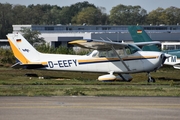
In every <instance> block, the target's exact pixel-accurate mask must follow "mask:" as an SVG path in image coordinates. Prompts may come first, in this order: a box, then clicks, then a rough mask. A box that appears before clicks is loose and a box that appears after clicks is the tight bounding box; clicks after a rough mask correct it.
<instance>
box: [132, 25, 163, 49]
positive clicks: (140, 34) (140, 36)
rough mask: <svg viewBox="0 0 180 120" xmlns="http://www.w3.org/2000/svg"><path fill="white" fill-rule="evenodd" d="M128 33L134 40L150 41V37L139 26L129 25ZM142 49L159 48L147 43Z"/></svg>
mask: <svg viewBox="0 0 180 120" xmlns="http://www.w3.org/2000/svg"><path fill="white" fill-rule="evenodd" d="M128 30H129V33H130V34H131V37H132V39H133V40H134V42H151V41H152V39H151V38H150V37H149V35H148V34H147V33H146V32H145V31H144V29H143V28H142V27H141V26H129V27H128ZM142 50H144V51H160V49H159V48H158V47H157V46H156V45H148V46H144V47H143V48H142Z"/></svg>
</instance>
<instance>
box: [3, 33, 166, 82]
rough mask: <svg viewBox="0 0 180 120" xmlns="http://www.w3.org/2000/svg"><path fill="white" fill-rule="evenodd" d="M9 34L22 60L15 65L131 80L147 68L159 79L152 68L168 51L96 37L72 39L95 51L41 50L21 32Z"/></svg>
mask: <svg viewBox="0 0 180 120" xmlns="http://www.w3.org/2000/svg"><path fill="white" fill-rule="evenodd" d="M7 38H8V40H9V43H10V46H11V49H12V51H13V53H14V56H15V57H16V58H17V59H18V60H19V62H18V63H16V64H15V65H13V67H18V66H21V67H22V66H23V67H24V66H25V67H26V68H27V69H28V68H29V69H43V70H61V71H80V72H101V73H109V74H106V75H102V76H99V78H98V80H100V81H106V80H108V81H112V80H119V79H120V80H126V81H130V80H132V77H131V76H130V75H129V74H130V73H139V72H147V73H148V82H155V79H154V78H152V77H151V76H150V72H152V71H156V70H157V69H159V68H160V67H161V66H162V65H163V63H164V61H165V60H166V56H165V54H164V53H162V52H152V51H151V52H147V51H141V49H140V48H138V47H137V46H136V45H135V44H127V43H117V42H112V41H102V40H93V39H92V40H75V41H72V42H69V43H70V44H75V45H78V46H81V47H85V48H91V49H94V51H92V53H90V54H88V55H83V56H82V55H64V54H45V53H40V52H38V51H37V50H36V49H35V48H34V47H33V46H32V45H31V44H30V43H29V42H28V41H27V40H26V39H25V38H24V37H23V36H22V35H21V34H8V35H7ZM138 44H140V43H138ZM114 74H118V76H115V75H114Z"/></svg>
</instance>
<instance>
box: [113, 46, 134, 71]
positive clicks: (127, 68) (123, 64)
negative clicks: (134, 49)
mask: <svg viewBox="0 0 180 120" xmlns="http://www.w3.org/2000/svg"><path fill="white" fill-rule="evenodd" d="M112 50H113V51H114V52H115V53H116V55H117V56H118V58H119V59H120V61H121V62H122V64H123V65H124V66H125V67H126V69H127V70H128V71H131V70H130V69H129V67H128V66H127V65H126V63H125V62H124V61H123V59H122V58H121V56H120V55H119V54H118V53H117V52H116V50H115V48H114V47H113V45H112Z"/></svg>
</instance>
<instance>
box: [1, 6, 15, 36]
mask: <svg viewBox="0 0 180 120" xmlns="http://www.w3.org/2000/svg"><path fill="white" fill-rule="evenodd" d="M12 23H13V14H12V5H11V4H9V3H6V4H1V3H0V39H5V38H6V35H7V33H10V32H12Z"/></svg>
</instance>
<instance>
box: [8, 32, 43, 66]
mask: <svg viewBox="0 0 180 120" xmlns="http://www.w3.org/2000/svg"><path fill="white" fill-rule="evenodd" d="M7 38H8V41H9V44H10V46H11V49H12V51H13V54H14V56H15V57H16V58H17V59H18V60H19V61H20V62H21V64H34V63H35V62H36V63H37V62H38V61H39V60H40V54H41V53H39V52H38V51H37V50H36V49H35V48H34V47H33V46H32V45H31V44H30V43H29V42H28V41H27V40H26V39H25V38H24V37H23V36H22V35H21V34H14V33H13V34H8V35H7Z"/></svg>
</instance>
